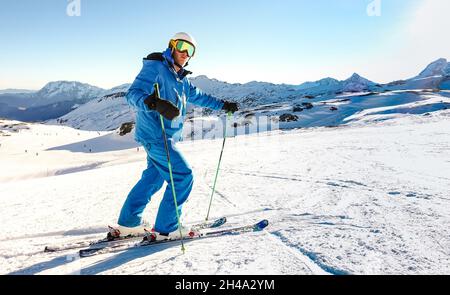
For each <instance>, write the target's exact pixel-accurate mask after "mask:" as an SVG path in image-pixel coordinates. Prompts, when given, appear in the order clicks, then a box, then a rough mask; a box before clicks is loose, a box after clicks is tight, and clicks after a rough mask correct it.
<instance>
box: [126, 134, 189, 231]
mask: <svg viewBox="0 0 450 295" xmlns="http://www.w3.org/2000/svg"><path fill="white" fill-rule="evenodd" d="M167 143H168V149H169V154H170V162H171V165H172V175H173V180H174V184H175V192H176V196H177V205H178V208H177V210H178V212H179V214H180V216H181V209H182V206H183V203H184V202H185V201H186V199H187V198H188V196H189V194H190V192H191V190H192V185H193V183H194V177H193V173H192V169H191V167H190V166H189V164H188V163H187V162H186V160H185V159H184V157H183V155H182V154H181V152H180V151H179V150H178V149H177V148H176V146H175V143H174V141H173V140H172V139H168V141H167ZM144 148H145V151H146V152H147V169H145V170H144V171H143V172H142V176H141V179H140V180H139V181H138V182H137V183H136V185H135V186H134V187H133V189H132V190H131V191H130V193H129V194H128V197H127V199H126V200H125V203H124V205H123V207H122V210H121V212H120V216H119V221H118V223H119V224H120V225H122V226H127V227H134V226H138V225H139V224H140V223H141V219H142V213H143V211H144V209H145V207H146V206H147V204H148V203H149V202H150V199H151V197H152V195H153V194H155V193H156V192H157V191H159V190H160V189H161V187H162V186H163V184H164V181H165V182H167V186H166V191H165V192H164V196H163V199H162V201H161V204H160V205H159V209H158V213H157V216H156V221H155V230H156V231H157V232H162V233H169V232H172V231H175V230H176V229H177V228H178V221H177V215H176V211H175V204H174V198H173V194H172V184H171V181H170V174H169V167H168V164H167V154H166V150H165V147H164V142H162V143H161V144H159V143H158V144H155V143H151V144H150V143H147V144H144Z"/></svg>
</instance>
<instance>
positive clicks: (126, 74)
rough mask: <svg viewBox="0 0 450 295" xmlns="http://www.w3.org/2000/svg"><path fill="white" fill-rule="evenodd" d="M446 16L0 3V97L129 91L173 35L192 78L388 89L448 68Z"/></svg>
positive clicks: (449, 7) (334, 3) (241, 4)
mask: <svg viewBox="0 0 450 295" xmlns="http://www.w3.org/2000/svg"><path fill="white" fill-rule="evenodd" d="M448 11H450V1H448V0H315V1H310V0H308V1H306V0H279V1H275V0H270V1H269V0H239V1H238V0H228V1H211V0H192V1H180V0H171V1H154V0H129V1H121V0H39V1H35V0H0V89H6V88H19V89H40V88H42V87H43V86H44V85H45V84H46V83H47V82H50V81H57V80H70V81H80V82H84V83H89V84H92V85H95V86H99V87H103V88H111V87H114V86H117V85H120V84H124V83H131V82H132V81H133V80H134V78H135V77H136V75H137V74H138V72H139V70H140V68H141V66H142V58H143V57H144V56H146V55H147V54H149V53H151V52H155V51H163V50H164V49H165V48H166V47H167V43H168V41H169V39H170V37H171V36H172V35H174V34H175V33H176V32H179V31H185V32H189V33H190V34H192V35H193V36H194V38H195V39H196V40H197V43H198V48H197V52H196V55H195V57H194V58H193V59H192V60H191V62H190V65H189V67H188V69H189V70H191V71H192V72H194V74H193V76H197V75H206V76H208V77H210V78H215V79H218V80H221V81H226V82H230V83H246V82H250V81H264V82H272V83H277V84H281V83H286V84H294V85H297V84H301V83H303V82H306V81H315V80H318V79H321V78H325V77H333V78H336V79H339V80H343V79H346V78H348V77H350V76H351V75H352V74H353V73H354V72H356V73H358V74H360V75H362V76H364V77H366V78H368V79H370V80H372V81H375V82H378V83H386V82H390V81H393V80H398V79H406V78H410V77H412V76H415V75H417V74H418V73H419V72H420V71H421V70H422V69H423V68H424V67H425V66H426V65H428V64H429V63H430V62H432V61H434V60H436V59H438V58H441V57H443V58H447V59H450V39H449V38H448V37H447V36H448V32H447V30H448V28H450V18H449V17H448V16H447V14H448Z"/></svg>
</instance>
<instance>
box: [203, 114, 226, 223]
mask: <svg viewBox="0 0 450 295" xmlns="http://www.w3.org/2000/svg"><path fill="white" fill-rule="evenodd" d="M229 117H231V112H228V115H227V118H226V119H225V128H224V131H223V142H222V150H221V151H220V157H219V163H218V164H217V169H216V176H215V177H214V184H213V188H212V192H211V199H210V200H209V207H208V213H207V214H206V219H205V220H206V221H207V220H208V218H209V211H210V210H211V204H212V200H213V196H214V192H215V190H216V182H217V176H218V175H219V167H220V162H221V161H222V154H223V148H224V147H225V139H226V138H227V124H228V118H229Z"/></svg>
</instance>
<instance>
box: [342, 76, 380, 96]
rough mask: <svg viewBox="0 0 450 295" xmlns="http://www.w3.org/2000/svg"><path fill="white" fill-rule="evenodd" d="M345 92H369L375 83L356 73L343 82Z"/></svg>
mask: <svg viewBox="0 0 450 295" xmlns="http://www.w3.org/2000/svg"><path fill="white" fill-rule="evenodd" d="M343 84H344V87H343V91H344V92H358V91H366V90H369V87H371V86H373V85H375V83H374V82H372V81H369V80H367V79H366V78H364V77H361V76H360V75H358V74H357V73H354V74H353V75H352V76H351V77H350V78H348V79H347V80H345V81H343Z"/></svg>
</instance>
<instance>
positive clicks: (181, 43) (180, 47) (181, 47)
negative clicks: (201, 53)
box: [170, 40, 195, 57]
mask: <svg viewBox="0 0 450 295" xmlns="http://www.w3.org/2000/svg"><path fill="white" fill-rule="evenodd" d="M170 42H171V43H172V47H173V48H175V49H176V50H177V51H179V52H184V51H186V53H187V55H188V56H189V57H192V56H193V55H194V53H195V47H194V45H192V43H190V42H188V41H185V40H171V41H170Z"/></svg>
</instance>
